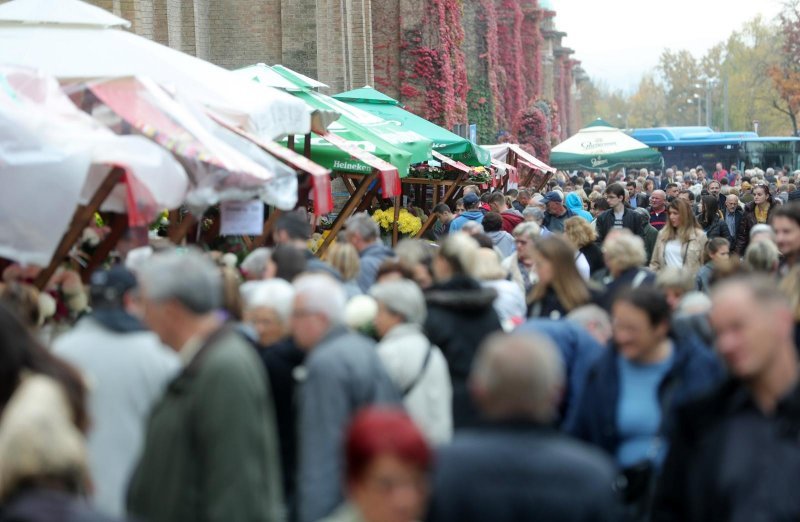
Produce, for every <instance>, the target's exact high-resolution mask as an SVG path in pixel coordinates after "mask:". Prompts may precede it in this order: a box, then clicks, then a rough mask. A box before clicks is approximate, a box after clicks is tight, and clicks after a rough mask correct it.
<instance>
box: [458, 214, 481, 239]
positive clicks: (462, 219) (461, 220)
mask: <svg viewBox="0 0 800 522" xmlns="http://www.w3.org/2000/svg"><path fill="white" fill-rule="evenodd" d="M467 221H476V222H478V223H483V212H481V211H480V210H468V211H467V212H463V213H462V214H461V215H460V216H458V217H457V218H455V219H454V220H453V221H451V222H450V233H451V234H455V233H456V232H459V231H461V228H462V227H463V226H464V224H465V223H466V222H467Z"/></svg>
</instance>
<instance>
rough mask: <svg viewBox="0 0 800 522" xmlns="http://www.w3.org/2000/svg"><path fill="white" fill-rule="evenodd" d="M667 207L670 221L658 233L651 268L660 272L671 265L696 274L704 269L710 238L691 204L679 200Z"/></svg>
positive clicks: (673, 201)
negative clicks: (705, 253)
mask: <svg viewBox="0 0 800 522" xmlns="http://www.w3.org/2000/svg"><path fill="white" fill-rule="evenodd" d="M667 208H668V211H669V219H668V220H667V224H666V225H664V228H662V229H661V231H660V232H659V233H658V239H657V240H656V246H655V249H654V251H653V258H652V260H651V261H650V268H651V269H652V270H654V271H656V272H657V271H659V270H661V269H663V268H664V267H668V266H670V267H675V268H680V269H684V270H688V271H689V272H690V273H691V274H695V273H697V271H698V270H699V269H700V267H701V266H703V252H705V247H706V243H707V242H708V238H706V234H705V232H703V229H702V228H700V225H699V224H698V223H697V218H695V216H694V213H693V212H692V205H691V203H689V202H688V201H684V200H682V199H680V198H676V199H674V200H672V202H670V204H669V206H668V207H667Z"/></svg>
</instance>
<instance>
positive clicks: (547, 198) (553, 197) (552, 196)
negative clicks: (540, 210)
mask: <svg viewBox="0 0 800 522" xmlns="http://www.w3.org/2000/svg"><path fill="white" fill-rule="evenodd" d="M551 201H555V202H556V203H562V202H563V201H564V200H563V199H562V198H561V193H560V192H558V191H557V190H551V191H550V192H548V193H547V194H545V195H544V199H542V203H550V202H551Z"/></svg>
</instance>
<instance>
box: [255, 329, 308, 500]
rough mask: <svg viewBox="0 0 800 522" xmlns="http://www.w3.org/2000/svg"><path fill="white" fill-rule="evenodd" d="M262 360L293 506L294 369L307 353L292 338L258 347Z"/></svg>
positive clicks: (286, 487) (286, 492) (286, 491)
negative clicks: (273, 406)
mask: <svg viewBox="0 0 800 522" xmlns="http://www.w3.org/2000/svg"><path fill="white" fill-rule="evenodd" d="M256 349H257V351H258V355H259V357H261V361H262V362H263V363H264V368H265V369H266V371H267V377H269V385H270V388H271V389H272V398H273V400H274V401H275V420H276V422H277V423H278V442H279V444H280V450H281V471H282V474H281V475H282V478H283V494H284V496H285V497H286V501H287V502H286V505H287V506H290V507H291V506H292V505H293V501H294V497H295V491H296V489H297V488H296V479H295V473H296V469H297V409H296V404H297V402H296V401H297V399H296V398H295V389H296V388H297V386H298V382H297V381H296V380H295V377H294V370H295V368H297V367H298V366H300V365H301V364H303V361H304V360H305V358H306V353H305V352H304V351H302V350H300V349H299V348H298V347H297V346H295V344H294V342H293V341H292V340H291V339H286V340H284V341H280V342H278V343H276V344H273V345H272V346H267V347H263V346H256Z"/></svg>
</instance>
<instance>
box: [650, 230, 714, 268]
mask: <svg viewBox="0 0 800 522" xmlns="http://www.w3.org/2000/svg"><path fill="white" fill-rule="evenodd" d="M666 231H667V228H666V227H664V228H663V229H661V231H660V232H659V233H658V239H657V240H656V246H655V249H654V250H653V257H652V259H651V260H650V269H651V270H653V271H654V272H658V271H659V270H661V269H663V268H664V267H666V266H667V261H666V259H665V252H666V244H667V239H666ZM707 242H708V238H706V234H705V232H703V231H702V230H700V229H699V228H698V229H695V231H694V236H693V237H692V239H690V240H689V241H688V242H687V243H683V244H682V245H681V254H682V256H683V268H684V269H685V270H688V271H690V272H691V274H692V276H694V274H696V273H697V271H698V270H700V267H701V266H703V252H704V251H705V248H706V243H707Z"/></svg>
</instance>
